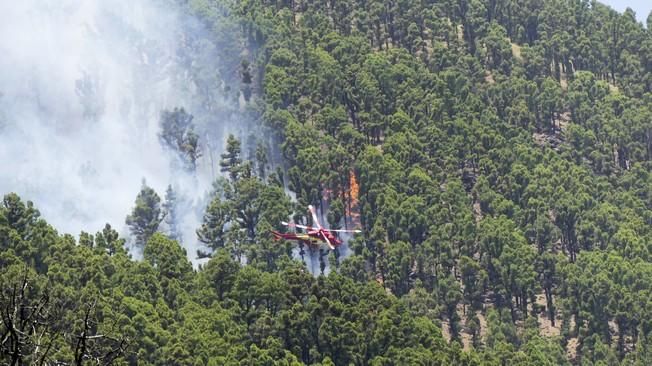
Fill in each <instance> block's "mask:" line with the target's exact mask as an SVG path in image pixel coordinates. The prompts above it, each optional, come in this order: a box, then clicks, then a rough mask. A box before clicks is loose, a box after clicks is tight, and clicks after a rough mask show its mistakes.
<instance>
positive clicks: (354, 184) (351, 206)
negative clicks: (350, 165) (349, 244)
mask: <svg viewBox="0 0 652 366" xmlns="http://www.w3.org/2000/svg"><path fill="white" fill-rule="evenodd" d="M359 193H360V186H359V185H358V181H357V179H356V178H355V172H353V169H351V170H350V171H349V202H348V205H347V207H346V216H347V217H349V219H350V220H351V224H353V226H355V227H359V226H360V207H358V206H359V205H358V194H359Z"/></svg>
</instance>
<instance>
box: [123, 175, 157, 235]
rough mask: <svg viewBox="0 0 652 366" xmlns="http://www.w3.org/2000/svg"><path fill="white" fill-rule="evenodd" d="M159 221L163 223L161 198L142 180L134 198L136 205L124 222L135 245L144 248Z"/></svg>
mask: <svg viewBox="0 0 652 366" xmlns="http://www.w3.org/2000/svg"><path fill="white" fill-rule="evenodd" d="M161 221H163V213H162V212H161V198H160V197H159V196H158V194H156V192H155V191H154V189H152V188H151V187H148V186H147V184H146V183H145V181H144V180H143V184H142V187H141V189H140V192H139V193H138V196H136V205H135V206H134V208H133V210H132V212H131V214H130V215H128V216H127V219H126V220H125V222H126V223H127V225H129V229H130V230H131V233H132V234H133V235H134V236H135V237H136V238H135V239H136V245H138V246H144V245H145V243H146V242H147V240H149V238H150V237H151V236H152V235H154V233H155V232H156V231H157V230H158V226H159V224H160V223H161Z"/></svg>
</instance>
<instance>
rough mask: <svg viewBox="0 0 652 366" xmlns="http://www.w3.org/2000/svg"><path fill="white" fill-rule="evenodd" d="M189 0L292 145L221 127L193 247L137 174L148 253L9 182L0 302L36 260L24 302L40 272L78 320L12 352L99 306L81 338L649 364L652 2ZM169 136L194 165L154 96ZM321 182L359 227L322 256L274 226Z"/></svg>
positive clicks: (193, 360) (357, 356) (339, 217)
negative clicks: (298, 248) (81, 227)
mask: <svg viewBox="0 0 652 366" xmlns="http://www.w3.org/2000/svg"><path fill="white" fill-rule="evenodd" d="M187 6H188V7H189V8H188V9H187V10H189V11H191V12H193V13H195V14H196V15H197V16H199V17H200V18H201V20H202V21H203V22H205V23H206V24H208V25H209V26H210V27H211V32H210V34H207V35H203V36H202V37H204V36H205V37H210V38H211V40H212V41H214V42H215V44H216V45H219V46H220V49H221V50H225V52H224V53H225V54H231V53H232V54H233V55H236V56H233V57H226V59H225V62H224V65H220V66H219V67H218V69H219V70H216V72H219V73H220V74H224V75H234V77H233V79H234V80H227V81H225V86H224V88H218V87H217V84H216V86H215V87H214V89H216V90H217V89H220V93H221V92H228V93H231V94H229V96H228V98H233V95H232V94H233V92H234V91H238V90H239V91H241V92H242V94H243V96H244V99H245V101H246V104H247V106H248V108H250V109H251V110H252V111H253V112H252V113H254V114H256V117H260V119H261V120H262V122H261V125H260V126H259V127H260V131H262V133H270V135H273V138H274V139H275V140H274V144H277V145H278V146H274V148H271V149H269V150H268V148H267V147H264V146H263V145H260V144H259V145H258V146H257V147H256V146H255V144H256V143H257V142H256V141H254V144H250V143H249V142H246V143H245V144H244V148H245V149H246V150H245V154H244V156H243V153H242V149H243V145H242V144H241V142H240V140H238V139H237V138H236V137H235V136H233V135H230V136H229V137H228V138H227V141H226V147H225V153H224V154H222V156H221V161H220V167H221V170H222V172H224V173H226V174H228V176H229V179H228V180H227V179H220V180H218V182H216V185H215V192H213V193H212V195H211V197H210V200H209V202H208V203H207V207H206V210H205V212H204V219H203V221H202V224H201V226H200V227H199V228H197V236H198V239H199V240H200V241H201V242H202V243H204V244H205V245H206V246H207V247H208V248H210V253H204V255H206V256H211V255H212V258H210V260H209V261H208V262H207V263H205V264H204V265H202V266H201V267H200V268H199V269H197V270H193V268H192V266H191V265H190V263H189V262H188V260H187V258H186V253H185V252H184V250H183V249H182V248H181V247H180V246H179V245H178V243H177V242H175V241H174V240H170V238H166V237H165V236H163V235H161V234H156V233H155V232H156V231H157V230H158V226H159V223H160V222H161V220H162V218H163V213H162V208H161V203H160V199H159V198H158V196H157V195H156V193H155V192H154V191H153V190H152V189H151V188H149V187H146V186H145V185H144V186H143V189H142V190H141V193H140V194H139V196H138V198H137V199H136V205H135V208H134V210H133V212H132V213H131V215H129V216H128V218H127V224H128V225H129V226H130V228H131V230H132V232H133V234H134V235H135V236H136V241H137V243H138V244H139V245H143V246H144V249H143V251H144V260H143V261H142V262H134V261H132V260H131V259H130V258H129V257H128V256H127V254H126V251H125V249H124V248H123V245H124V240H123V239H120V238H119V237H118V235H117V233H116V232H115V230H113V229H112V228H111V227H110V226H108V225H107V226H106V227H105V228H104V229H103V230H102V231H100V232H98V233H97V234H96V235H94V236H93V235H90V234H88V233H82V234H81V235H80V237H79V240H78V243H76V242H75V239H74V238H73V237H71V236H69V235H63V236H60V235H58V234H57V233H56V231H54V230H53V229H52V228H51V227H49V226H48V225H47V223H45V221H43V220H42V219H41V218H40V215H39V212H38V210H36V209H35V208H34V207H33V205H32V204H31V203H30V202H26V203H24V202H22V201H21V200H20V199H19V198H18V196H17V195H15V194H9V195H7V196H5V198H4V200H3V202H2V205H0V268H2V270H1V271H0V275H1V276H2V281H1V282H0V283H1V284H2V290H3V298H2V299H0V300H1V301H4V302H6V300H7V299H8V298H11V297H10V296H9V295H8V294H10V293H11V290H12V289H13V288H14V286H13V285H12V284H15V283H20V278H29V286H27V287H26V289H28V291H26V293H25V294H24V295H22V296H23V298H22V299H21V301H24V302H25V303H26V304H28V305H30V306H32V305H33V304H37V305H38V304H39V301H40V300H41V299H43V294H46V293H47V294H48V296H49V298H51V299H56V300H57V301H58V302H57V307H56V308H57V309H61V314H57V315H61V319H62V320H60V321H57V322H54V323H49V322H48V321H46V320H48V319H45V318H44V319H42V320H43V321H41V322H37V323H36V324H38V327H36V328H37V329H36V333H34V331H32V333H29V332H27V333H25V335H20V336H18V339H19V340H20V342H23V343H21V344H24V345H25V347H27V348H25V350H26V352H23V353H24V354H25V356H24V357H25V358H24V359H21V360H19V361H17V362H23V363H26V362H27V363H29V362H31V361H32V358H29V357H33V356H27V355H28V354H29V355H32V354H34V353H35V352H36V351H35V350H34V348H33V347H32V346H33V344H34V342H33V341H32V340H31V339H32V338H33V336H34V334H43V335H42V341H41V342H51V343H52V345H53V347H55V348H52V349H53V350H54V349H56V352H54V351H52V352H50V353H48V356H47V359H48V360H49V361H52V362H54V361H60V362H66V363H73V362H74V361H75V359H76V357H77V356H79V350H78V349H76V348H75V342H74V341H73V340H74V339H75V337H77V336H78V334H80V331H81V329H82V328H81V327H82V326H83V321H81V322H80V319H82V318H83V315H84V314H92V318H93V322H95V323H94V324H97V328H96V329H93V332H91V333H88V334H95V335H97V334H100V331H102V332H104V331H105V330H106V331H107V332H106V334H111V335H112V338H111V339H108V338H107V339H105V340H104V341H103V342H97V343H93V344H92V345H91V347H90V348H89V349H88V353H89V354H91V353H93V352H101V351H106V350H108V349H109V348H110V347H116V346H117V344H116V343H115V342H114V341H113V340H116V339H117V340H120V339H129V345H128V347H127V348H126V349H125V350H124V352H120V353H119V357H120V358H119V359H118V361H117V362H118V363H119V362H122V363H129V364H134V363H136V362H139V363H140V362H142V363H144V364H209V365H236V364H268V365H276V364H278V365H295V364H321V365H348V364H354V365H396V364H424V365H448V364H459V365H484V364H486V365H507V364H509V365H512V364H516V365H567V364H581V365H616V364H626V365H646V364H649V363H650V359H651V357H650V354H651V353H650V346H649V339H650V337H651V336H652V322H651V321H650V320H649V319H652V303H651V302H650V294H651V293H652V291H651V290H652V289H650V285H649V284H650V283H652V268H651V267H650V261H651V260H652V247H650V245H649V243H650V242H652V230H651V229H650V227H652V226H651V225H650V224H651V223H652V205H650V202H651V199H652V183H651V180H652V175H651V174H650V169H651V167H652V161H651V159H652V132H651V131H652V130H651V128H650V121H651V120H652V109H651V106H652V103H650V101H651V97H650V95H651V94H650V93H652V76H650V75H652V33H651V30H650V26H648V28H647V29H645V28H643V27H642V26H641V24H639V23H637V22H636V20H635V17H634V16H633V14H632V13H631V12H629V11H628V12H626V13H625V14H619V13H616V12H615V11H613V10H611V9H609V8H608V7H606V6H604V5H602V4H601V3H598V2H593V3H590V4H589V3H588V2H581V1H580V2H577V1H567V0H546V1H521V2H514V1H492V2H483V1H477V0H473V1H443V2H419V1H413V0H405V1H389V2H388V1H384V2H383V1H378V0H373V1H358V0H352V1H337V2H315V1H299V2H297V1H290V2H288V1H281V2H269V1H260V0H249V1H240V2H236V1H225V0H218V1H204V0H193V1H190V2H188V5H187ZM651 17H652V16H651ZM650 19H651V18H648V23H650V22H651V21H650ZM226 51H229V52H226ZM230 51H233V52H230ZM234 85H238V87H234ZM82 86H83V85H82ZM206 89H207V90H206V91H205V92H206V93H207V94H211V93H213V92H214V91H211V90H210V89H211V88H206ZM207 98H208V97H207ZM257 132H258V131H257ZM160 138H161V141H162V143H163V144H164V145H165V146H167V147H168V148H170V149H171V150H173V151H175V152H176V153H177V154H178V156H179V157H180V158H181V159H182V161H184V163H185V164H186V167H187V168H189V169H190V170H194V167H195V161H196V159H197V158H198V157H199V156H200V153H201V149H200V144H199V137H198V136H197V135H196V134H195V133H194V130H193V128H192V116H191V115H189V114H188V113H186V112H185V111H184V110H183V109H174V110H173V111H164V112H163V114H162V116H161V135H160ZM249 150H251V152H249ZM269 152H273V153H276V152H280V153H281V154H282V155H283V157H284V158H285V159H286V161H285V163H286V164H287V166H283V167H275V166H271V167H270V166H268V164H271V163H274V164H276V160H277V159H276V158H275V156H274V159H272V156H271V155H270V156H268V155H267V154H268V153H269ZM246 158H249V159H252V160H253V159H255V163H254V162H251V161H247V160H246ZM268 168H271V169H276V172H274V173H271V174H270V173H269V171H268V170H269V169H268ZM286 168H287V169H286ZM351 172H353V177H352V176H351V174H352V173H351ZM352 178H355V180H354V179H352ZM284 183H287V187H289V189H291V190H292V191H293V192H294V193H295V195H296V200H297V203H296V204H295V205H293V204H292V203H291V202H290V200H289V198H288V196H287V195H286V192H285V191H284V186H285V184H284ZM173 193H174V192H173V191H171V190H168V192H167V194H166V202H165V203H164V204H163V211H165V216H166V219H168V220H171V221H169V222H166V228H167V229H169V231H170V232H169V233H168V234H170V235H169V236H170V237H171V238H176V237H177V235H176V234H174V233H173V232H174V230H173V227H172V224H173V223H174V220H173V218H174V216H175V213H174V207H175V205H174V194H173ZM324 200H326V201H328V205H327V206H328V207H330V211H329V212H328V215H327V221H328V223H329V224H330V225H331V227H337V226H338V225H342V224H343V225H345V226H347V227H349V226H350V225H354V226H359V227H360V229H361V230H362V231H363V234H362V235H358V236H356V237H355V238H353V239H351V240H349V241H348V244H349V250H350V252H352V253H351V254H350V255H349V256H348V257H347V258H345V259H344V258H342V257H340V258H338V257H337V256H334V255H333V256H332V259H334V262H333V264H335V265H334V266H333V267H331V268H330V269H331V272H330V274H329V275H328V276H319V277H316V278H315V277H313V276H312V275H311V274H309V273H308V272H307V270H306V268H305V266H304V265H303V264H302V263H300V262H298V261H295V260H293V258H292V251H291V249H292V246H291V245H290V244H288V243H284V242H274V241H272V240H271V238H270V235H269V234H268V232H269V230H270V229H277V230H280V229H282V227H279V225H280V222H281V221H283V220H288V218H289V217H290V216H295V219H296V220H299V221H300V220H303V219H304V213H303V210H304V207H305V206H306V205H308V204H314V205H321V203H322V201H324ZM296 207H301V208H300V209H297V208H296ZM325 207H326V206H325ZM344 253H346V251H345V250H344V249H342V250H341V251H338V255H344ZM245 263H246V264H245ZM338 265H339V267H338ZM25 268H26V269H25ZM21 274H22V277H21ZM17 281H18V282H17ZM95 299H97V300H96V301H94V300H95ZM92 300H93V301H92ZM3 304H5V303H3ZM90 304H95V305H93V306H90ZM32 308H33V307H32ZM50 308H52V309H54V308H55V307H54V305H52V306H51V307H48V309H50ZM89 309H92V310H93V311H86V310H89ZM85 311H86V312H85ZM42 314H45V313H42ZM42 314H41V313H37V317H41V316H42ZM43 316H44V315H43ZM80 316H81V317H80ZM6 324H8V323H7V321H6V320H3V323H2V326H3V327H5V328H0V331H2V332H3V333H0V336H3V337H4V335H3V334H6V333H7V329H8V328H6ZM63 324H66V325H69V326H67V327H64V326H63ZM39 327H40V328H39ZM39 332H41V333H39ZM557 332H558V334H559V335H558V336H550V334H557ZM23 333H24V332H23ZM15 334H19V333H15ZM21 337H23V338H21ZM3 339H4V338H3ZM7 339H9V338H7ZM112 339H113V340H112ZM14 340H15V338H12V339H11V342H14ZM448 340H450V342H448ZM11 342H10V341H6V342H3V343H2V347H5V348H0V351H2V352H4V353H2V357H4V358H2V360H3V361H4V360H5V359H7V360H11V356H9V354H10V352H9V351H7V350H8V349H9V348H11V345H14V344H17V343H15V342H14V343H11ZM20 342H19V343H20ZM30 342H31V343H30ZM6 347H9V348H6ZM29 347H32V348H29ZM30 351H31V353H30ZM43 351H44V350H43V348H41V349H40V350H39V351H38V352H43ZM21 354H22V353H21ZM7 357H9V358H7Z"/></svg>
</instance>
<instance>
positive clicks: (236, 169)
mask: <svg viewBox="0 0 652 366" xmlns="http://www.w3.org/2000/svg"><path fill="white" fill-rule="evenodd" d="M240 154H241V148H240V140H238V139H237V138H235V136H233V135H229V137H228V138H227V139H226V152H225V153H224V154H222V155H221V157H222V161H220V167H221V169H220V170H221V171H222V172H228V173H229V177H231V180H233V181H236V180H237V179H238V176H239V174H240V164H242V158H241V157H240Z"/></svg>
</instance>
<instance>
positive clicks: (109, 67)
mask: <svg viewBox="0 0 652 366" xmlns="http://www.w3.org/2000/svg"><path fill="white" fill-rule="evenodd" d="M202 31H203V30H202V26H201V25H200V23H199V22H197V21H196V20H193V19H192V18H191V17H189V16H188V15H185V14H184V13H183V12H181V11H179V9H177V8H176V7H175V6H174V5H173V4H171V3H167V2H166V1H154V0H112V1H103V0H84V1H82V0H50V1H48V0H21V1H2V2H0V195H3V194H6V193H9V192H16V193H18V194H19V195H21V197H22V198H23V199H29V200H32V201H34V203H35V204H36V206H37V207H38V208H39V210H40V211H41V213H42V216H43V217H44V218H45V219H46V220H47V221H48V222H49V223H51V224H52V225H53V226H54V227H56V228H57V229H58V230H59V231H61V232H66V233H72V234H78V233H79V232H80V231H82V230H84V231H87V232H91V233H93V232H95V231H98V230H100V229H101V228H102V227H103V226H104V224H105V223H107V222H108V223H110V224H111V225H112V226H114V227H115V228H117V229H118V230H120V231H121V232H122V233H123V234H125V235H126V234H127V233H128V231H127V230H126V228H125V223H124V222H125V217H126V215H127V214H128V213H129V212H130V210H131V208H132V207H133V205H134V200H135V198H136V195H137V194H138V192H139V190H140V187H141V181H142V179H143V178H144V179H145V180H146V181H147V184H148V185H149V186H151V187H152V188H154V189H155V190H156V191H157V193H158V194H159V196H160V197H161V199H163V197H164V195H165V188H166V187H167V185H168V184H172V186H173V187H175V189H177V194H178V195H179V196H182V197H183V199H184V200H185V201H184V202H186V204H185V205H184V207H186V209H185V210H184V211H183V212H181V213H180V216H181V217H180V220H179V221H180V223H179V226H180V227H181V231H182V233H183V239H184V240H183V241H184V246H186V249H187V250H188V254H189V256H190V257H191V258H193V257H194V256H195V252H196V249H197V242H196V236H195V234H194V230H195V228H196V227H197V226H198V225H199V219H200V217H201V216H200V215H201V211H202V210H203V208H204V204H205V202H204V200H205V196H206V192H207V191H208V190H209V189H210V186H211V182H212V180H213V179H214V178H215V177H214V175H215V174H217V173H219V167H217V168H216V167H215V166H211V161H210V159H209V156H210V155H211V154H212V155H213V156H214V157H219V152H220V151H222V148H223V141H224V134H225V133H226V132H231V133H235V134H236V135H241V132H242V131H237V130H235V129H234V127H232V126H234V125H236V124H235V123H234V122H238V121H239V119H240V118H242V117H241V114H240V113H239V106H238V105H237V96H235V97H233V96H230V97H228V98H227V97H226V96H221V95H219V94H220V93H221V91H222V90H224V89H223V87H224V82H223V81H222V79H225V78H227V76H223V75H220V74H219V71H218V70H219V67H218V64H219V62H220V57H219V56H220V52H219V50H218V49H216V47H215V46H214V45H213V44H211V43H210V42H209V41H206V38H208V37H204V38H202V37H203V36H201V35H199V36H198V33H201V32H202ZM190 50H191V51H192V52H190ZM230 57H236V58H237V57H239V55H235V56H233V55H232V56H230ZM234 74H235V75H236V77H237V70H234ZM228 77H233V75H231V76H228ZM206 90H210V91H211V93H213V94H212V95H207V93H206ZM236 90H237V88H236ZM231 93H233V94H235V93H236V92H231ZM177 106H179V107H184V108H185V109H186V110H187V111H188V112H189V113H191V114H193V115H195V122H196V123H197V131H198V132H199V134H200V136H201V138H202V139H203V141H201V143H202V145H203V149H204V156H203V157H201V158H200V160H199V161H198V167H197V172H196V173H195V174H190V173H188V172H186V171H184V170H183V169H182V168H181V166H182V164H179V163H177V162H175V159H176V158H175V157H174V154H173V153H171V152H169V151H166V150H165V149H163V148H162V146H161V143H160V141H159V138H158V132H159V116H160V112H161V110H163V109H172V108H174V107H177ZM238 125H239V126H241V127H239V129H242V128H245V127H242V126H243V124H242V123H239V124H238ZM209 135H210V136H211V137H210V139H212V141H210V147H211V148H212V150H213V151H212V153H211V152H209V151H207V148H206V146H208V144H207V136H209ZM213 163H215V164H216V163H217V162H216V161H213ZM187 202H190V203H187Z"/></svg>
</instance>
